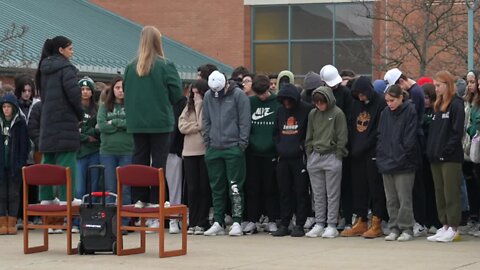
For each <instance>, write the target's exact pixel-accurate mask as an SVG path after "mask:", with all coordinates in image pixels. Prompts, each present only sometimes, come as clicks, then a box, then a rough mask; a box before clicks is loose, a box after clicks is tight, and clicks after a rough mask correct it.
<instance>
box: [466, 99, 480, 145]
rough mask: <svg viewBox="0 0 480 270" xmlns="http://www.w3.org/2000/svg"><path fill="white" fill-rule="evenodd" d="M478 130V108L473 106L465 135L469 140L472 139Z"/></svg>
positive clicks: (479, 122) (479, 120) (479, 117)
mask: <svg viewBox="0 0 480 270" xmlns="http://www.w3.org/2000/svg"><path fill="white" fill-rule="evenodd" d="M478 130H480V106H478V105H477V104H474V105H473V106H472V107H471V109H470V121H469V124H468V127H467V133H468V135H470V138H473V136H475V133H477V131H478Z"/></svg>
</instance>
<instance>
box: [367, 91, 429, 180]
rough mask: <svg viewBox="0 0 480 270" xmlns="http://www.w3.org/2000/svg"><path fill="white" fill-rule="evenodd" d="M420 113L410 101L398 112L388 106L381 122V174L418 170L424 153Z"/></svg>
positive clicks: (378, 150) (379, 142) (400, 107)
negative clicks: (419, 133)
mask: <svg viewBox="0 0 480 270" xmlns="http://www.w3.org/2000/svg"><path fill="white" fill-rule="evenodd" d="M417 119H418V118H417V112H416V111H415V106H414V104H413V103H412V102H410V101H409V100H407V101H405V102H404V103H403V104H402V105H400V106H399V107H398V108H397V109H396V110H395V111H392V110H390V108H389V107H385V108H384V109H383V112H382V114H381V116H380V122H379V124H378V143H377V155H376V156H377V166H378V171H379V172H380V173H385V174H395V173H409V172H415V170H416V168H417V165H418V162H419V160H420V158H421V157H420V156H418V144H417Z"/></svg>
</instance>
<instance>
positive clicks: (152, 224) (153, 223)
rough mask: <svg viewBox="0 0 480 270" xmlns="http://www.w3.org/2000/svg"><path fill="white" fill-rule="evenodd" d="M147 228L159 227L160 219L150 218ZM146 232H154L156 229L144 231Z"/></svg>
mask: <svg viewBox="0 0 480 270" xmlns="http://www.w3.org/2000/svg"><path fill="white" fill-rule="evenodd" d="M148 228H152V229H158V228H160V221H158V219H156V218H155V219H151V221H150V224H148ZM146 233H156V231H146Z"/></svg>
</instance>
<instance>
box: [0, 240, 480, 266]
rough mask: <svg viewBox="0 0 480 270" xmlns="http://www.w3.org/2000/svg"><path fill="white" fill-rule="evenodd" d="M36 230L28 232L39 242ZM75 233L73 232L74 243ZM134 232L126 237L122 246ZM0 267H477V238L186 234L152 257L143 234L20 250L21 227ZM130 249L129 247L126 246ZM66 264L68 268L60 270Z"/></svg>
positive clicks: (153, 248)
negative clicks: (113, 250)
mask: <svg viewBox="0 0 480 270" xmlns="http://www.w3.org/2000/svg"><path fill="white" fill-rule="evenodd" d="M166 237H167V247H168V246H170V247H174V248H175V247H177V246H176V245H177V244H179V242H180V235H168V234H167V235H166ZM40 239H41V233H40V231H33V232H32V233H31V241H32V243H37V244H38V243H40ZM78 239H79V235H78V234H76V235H74V242H75V243H77V241H78ZM137 239H138V233H131V234H130V235H128V236H127V237H126V246H127V247H130V246H132V245H133V244H134V243H136V242H137ZM0 243H1V245H0V269H9V270H10V269H35V270H43V269H45V270H51V269H55V268H58V269H75V270H80V269H82V270H83V269H86V270H89V269H115V270H117V269H118V270H121V269H128V270H144V269H342V270H345V269H357V270H358V269H368V270H373V269H432V270H433V269H435V270H440V269H462V270H463V269H477V270H478V269H480V239H479V238H473V237H471V236H464V237H463V240H462V241H461V242H456V243H449V244H444V243H431V242H428V241H427V240H426V239H425V238H417V239H415V240H413V241H411V242H405V243H399V242H385V241H384V240H383V238H381V239H374V240H366V239H362V238H348V239H347V238H342V237H339V238H336V239H321V238H316V239H307V238H305V237H303V238H292V237H289V236H288V237H281V238H274V237H272V236H270V235H267V234H265V233H259V234H256V235H251V236H242V237H229V236H216V237H205V236H189V237H188V253H187V255H186V256H180V257H173V258H162V259H160V258H158V235H157V234H149V235H148V236H147V252H146V253H145V254H139V255H130V256H122V257H119V256H113V255H103V254H101V255H94V256H92V255H83V256H80V255H70V256H68V255H66V251H65V248H66V238H65V235H64V234H63V235H50V250H49V251H48V252H43V253H36V254H30V255H24V254H23V235H22V231H20V232H19V234H18V235H14V236H0ZM132 247H133V246H132ZM66 267H68V268H66Z"/></svg>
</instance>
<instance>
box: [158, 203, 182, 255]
mask: <svg viewBox="0 0 480 270" xmlns="http://www.w3.org/2000/svg"><path fill="white" fill-rule="evenodd" d="M181 217H182V247H181V248H180V249H174V250H169V251H165V235H164V230H161V231H160V232H161V233H159V237H160V238H159V246H160V247H159V257H160V258H166V257H173V256H180V255H185V254H187V212H186V211H182V213H181ZM162 231H163V232H162Z"/></svg>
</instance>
